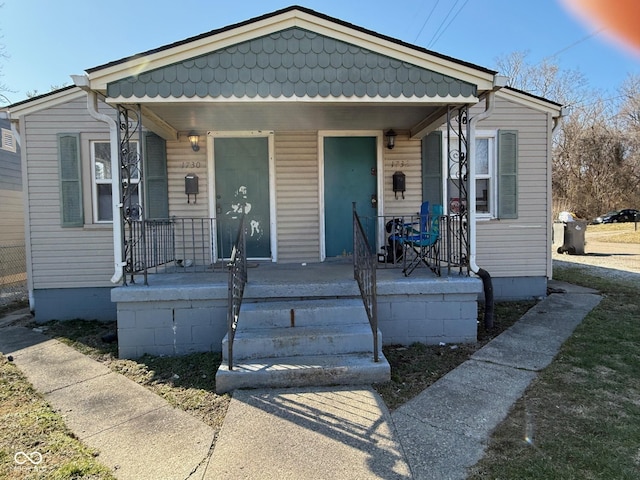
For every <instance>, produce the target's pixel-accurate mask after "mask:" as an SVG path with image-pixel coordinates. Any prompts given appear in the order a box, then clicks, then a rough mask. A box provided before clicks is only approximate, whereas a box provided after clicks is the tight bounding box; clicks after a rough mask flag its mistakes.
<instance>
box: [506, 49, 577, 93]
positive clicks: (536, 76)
mask: <svg viewBox="0 0 640 480" xmlns="http://www.w3.org/2000/svg"><path fill="white" fill-rule="evenodd" d="M528 56H529V52H528V51H516V52H512V53H510V54H507V55H503V56H501V57H498V58H497V59H496V67H497V70H498V71H500V73H501V74H503V75H506V76H507V77H508V78H509V81H508V85H509V86H510V87H513V88H517V89H519V90H524V91H525V92H529V93H532V94H533V95H537V96H539V97H543V98H547V99H549V100H552V101H554V102H557V103H561V104H562V105H577V104H580V103H583V102H584V101H585V100H586V99H587V97H588V95H589V92H588V88H587V87H588V85H589V82H588V81H587V79H586V77H585V76H584V74H583V73H582V72H580V71H579V70H564V69H561V68H560V67H559V66H558V65H557V63H554V62H553V60H552V59H551V58H545V59H543V60H542V61H541V62H539V63H537V64H530V63H528V61H527V57H528Z"/></svg>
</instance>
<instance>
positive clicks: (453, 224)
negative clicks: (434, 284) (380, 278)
mask: <svg viewBox="0 0 640 480" xmlns="http://www.w3.org/2000/svg"><path fill="white" fill-rule="evenodd" d="M359 218H360V221H361V222H362V224H363V226H364V231H365V232H376V233H375V238H371V236H372V233H369V235H368V238H367V239H368V241H369V244H370V245H376V249H375V251H376V252H377V259H378V261H377V266H378V268H392V269H393V268H395V269H404V268H406V265H407V262H411V260H412V259H413V256H414V255H415V252H414V251H413V250H412V249H410V248H404V245H403V243H402V242H401V241H400V240H399V239H400V238H401V237H402V235H403V234H404V233H406V230H405V229H404V226H405V225H410V224H413V225H419V224H420V215H418V214H413V215H411V214H410V215H394V216H391V215H389V216H379V217H359ZM427 224H428V225H430V224H431V219H429V221H428V222H427ZM439 230H440V231H439V238H438V241H437V248H429V249H426V250H425V251H424V252H422V254H423V257H424V260H425V262H423V263H425V264H426V265H427V266H429V267H430V268H431V270H433V271H434V273H435V274H436V275H438V276H440V275H441V274H442V272H445V273H446V274H447V275H451V274H455V273H457V274H460V275H469V252H468V241H467V240H466V238H467V236H468V232H467V223H466V221H465V220H464V219H463V217H460V216H459V215H442V216H440V219H439ZM407 257H410V258H407Z"/></svg>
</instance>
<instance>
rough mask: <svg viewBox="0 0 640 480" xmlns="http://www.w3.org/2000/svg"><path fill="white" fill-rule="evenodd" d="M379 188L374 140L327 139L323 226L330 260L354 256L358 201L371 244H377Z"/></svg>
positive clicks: (356, 138) (326, 250) (325, 146)
mask: <svg viewBox="0 0 640 480" xmlns="http://www.w3.org/2000/svg"><path fill="white" fill-rule="evenodd" d="M376 186H377V182H376V138H375V137H325V139H324V224H325V252H326V256H327V257H338V256H342V255H346V254H351V253H353V221H352V218H353V217H352V203H353V202H356V208H357V211H358V215H360V217H361V219H362V220H363V223H364V224H365V229H366V230H367V236H368V238H369V241H370V242H372V241H374V239H375V236H374V235H375V225H376V222H375V217H376V215H377V212H378V210H377V208H376V207H377V200H376V199H377V196H376V195H377V191H376ZM372 198H373V199H374V201H373V202H372Z"/></svg>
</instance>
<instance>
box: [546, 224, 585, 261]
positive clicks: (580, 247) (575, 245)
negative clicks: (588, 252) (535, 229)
mask: <svg viewBox="0 0 640 480" xmlns="http://www.w3.org/2000/svg"><path fill="white" fill-rule="evenodd" d="M563 231H564V232H563V233H564V236H563V239H562V245H561V246H559V247H558V253H568V254H569V255H584V234H585V232H586V231H587V222H580V221H575V222H566V223H564V228H563ZM554 233H555V231H554ZM554 243H555V242H554Z"/></svg>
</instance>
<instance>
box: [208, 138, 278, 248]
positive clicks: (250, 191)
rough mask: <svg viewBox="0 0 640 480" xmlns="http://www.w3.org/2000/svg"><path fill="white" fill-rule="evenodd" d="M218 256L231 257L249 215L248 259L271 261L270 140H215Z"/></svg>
mask: <svg viewBox="0 0 640 480" xmlns="http://www.w3.org/2000/svg"><path fill="white" fill-rule="evenodd" d="M214 156H215V165H216V168H215V178H216V218H217V224H218V239H217V241H218V247H219V249H220V250H221V251H219V252H218V256H220V257H222V258H229V256H230V255H231V249H232V247H233V243H234V242H235V239H236V236H237V233H238V227H239V221H240V217H241V216H242V213H243V212H244V213H245V226H246V229H247V256H248V257H250V258H270V257H271V248H270V209H269V141H268V139H267V138H266V137H251V138H216V139H215V140H214Z"/></svg>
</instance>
